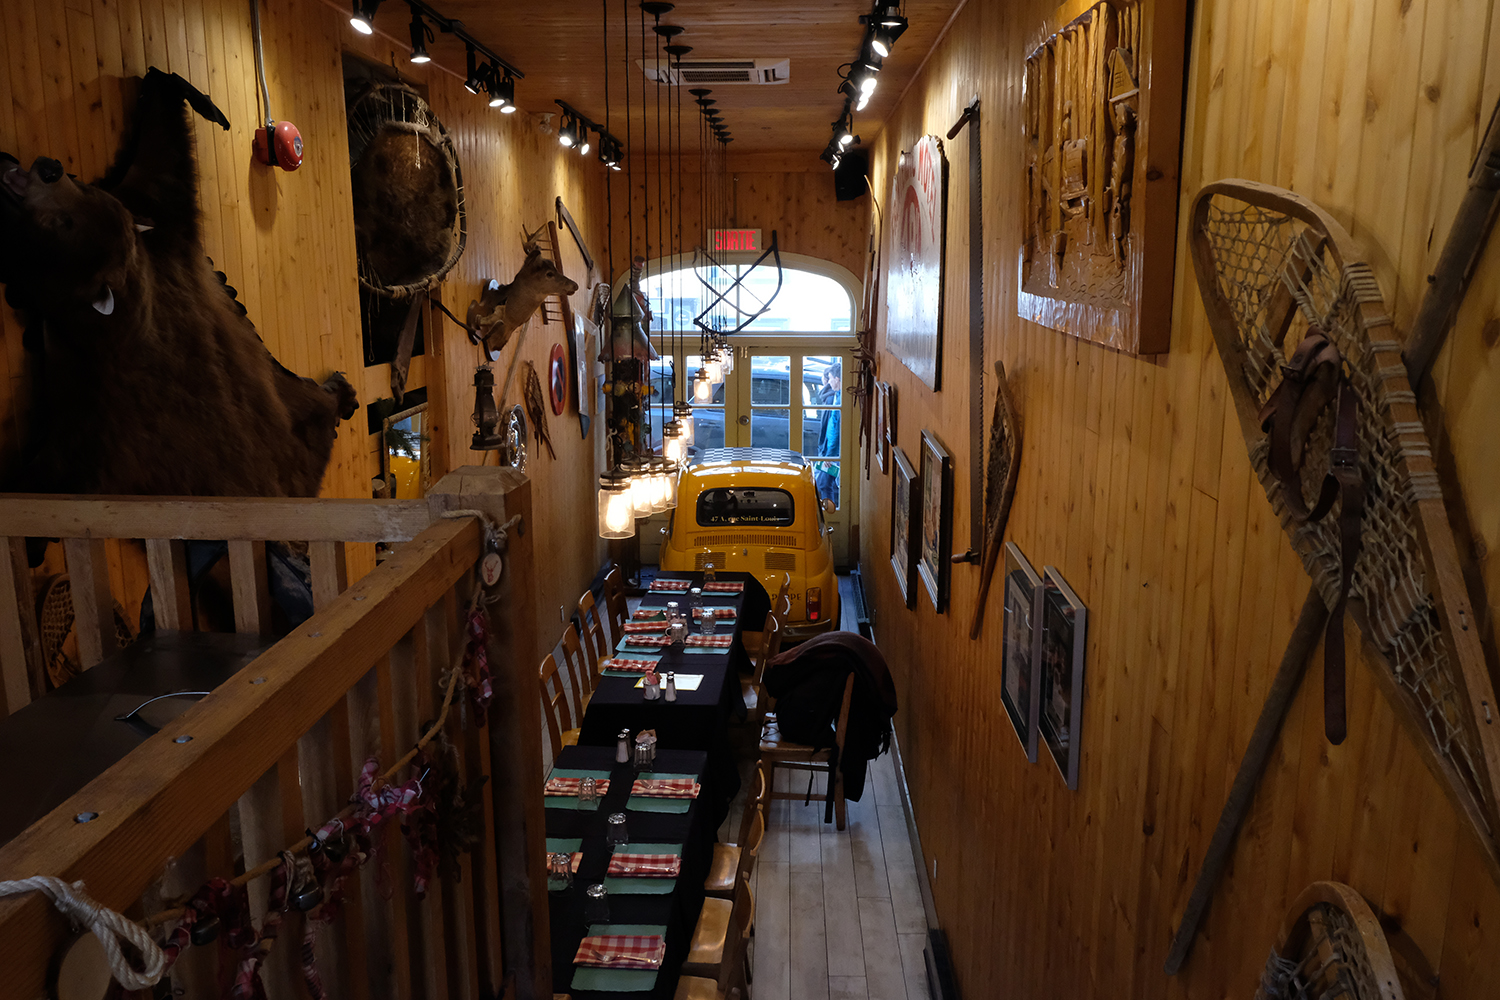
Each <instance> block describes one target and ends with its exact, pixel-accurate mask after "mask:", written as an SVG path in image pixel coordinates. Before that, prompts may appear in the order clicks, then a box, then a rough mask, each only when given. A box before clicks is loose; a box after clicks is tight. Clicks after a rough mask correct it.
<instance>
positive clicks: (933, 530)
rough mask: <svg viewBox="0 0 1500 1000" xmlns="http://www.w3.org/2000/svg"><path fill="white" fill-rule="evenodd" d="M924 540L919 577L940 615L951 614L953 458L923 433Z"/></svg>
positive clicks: (929, 436)
mask: <svg viewBox="0 0 1500 1000" xmlns="http://www.w3.org/2000/svg"><path fill="white" fill-rule="evenodd" d="M921 524H922V536H921V545H920V548H919V551H918V558H917V573H918V575H919V576H921V577H922V582H923V583H924V584H925V585H926V586H927V595H928V596H929V597H931V598H932V606H933V608H935V609H936V610H937V612H938V613H939V614H942V613H943V612H945V611H947V610H948V578H949V570H950V560H949V555H950V554H951V553H952V551H953V458H952V456H950V455H949V454H948V450H947V449H946V448H944V447H943V446H942V444H941V443H940V442H939V441H938V439H937V438H936V437H935V436H934V435H933V433H932V432H931V431H923V432H922V521H921Z"/></svg>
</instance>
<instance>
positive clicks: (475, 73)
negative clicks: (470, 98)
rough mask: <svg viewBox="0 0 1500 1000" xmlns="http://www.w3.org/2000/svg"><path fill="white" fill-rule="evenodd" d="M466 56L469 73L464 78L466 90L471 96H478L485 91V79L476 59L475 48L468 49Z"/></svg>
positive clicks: (470, 46) (468, 47)
mask: <svg viewBox="0 0 1500 1000" xmlns="http://www.w3.org/2000/svg"><path fill="white" fill-rule="evenodd" d="M466 48H467V52H466V55H465V59H466V63H467V67H468V72H467V74H465V76H464V89H465V90H467V91H468V92H469V93H471V94H478V93H480V92H481V91H483V90H484V77H483V76H482V75H481V74H480V72H479V66H478V65H477V64H476V62H475V59H474V46H472V45H469V46H467V47H466Z"/></svg>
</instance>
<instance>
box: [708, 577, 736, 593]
mask: <svg viewBox="0 0 1500 1000" xmlns="http://www.w3.org/2000/svg"><path fill="white" fill-rule="evenodd" d="M703 592H704V593H705V594H742V593H744V592H745V581H744V580H714V581H712V582H709V583H705V584H704V585H703Z"/></svg>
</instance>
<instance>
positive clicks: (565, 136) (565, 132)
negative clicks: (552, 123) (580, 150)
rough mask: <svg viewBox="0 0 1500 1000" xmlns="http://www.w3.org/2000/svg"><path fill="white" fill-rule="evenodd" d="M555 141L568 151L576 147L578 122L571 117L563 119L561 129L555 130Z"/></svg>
mask: <svg viewBox="0 0 1500 1000" xmlns="http://www.w3.org/2000/svg"><path fill="white" fill-rule="evenodd" d="M557 141H558V142H560V143H562V144H563V145H564V146H566V147H568V148H569V149H572V148H573V147H574V146H576V145H578V121H577V119H575V118H574V117H573V116H572V115H567V116H565V117H564V119H563V125H562V128H560V129H558V130H557Z"/></svg>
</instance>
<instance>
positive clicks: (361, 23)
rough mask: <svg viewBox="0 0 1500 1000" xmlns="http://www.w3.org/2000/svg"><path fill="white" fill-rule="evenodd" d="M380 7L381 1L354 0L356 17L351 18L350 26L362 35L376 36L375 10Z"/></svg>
mask: <svg viewBox="0 0 1500 1000" xmlns="http://www.w3.org/2000/svg"><path fill="white" fill-rule="evenodd" d="M379 6H380V0H354V16H353V17H351V18H349V26H350V27H351V28H353V29H354V30H355V31H357V32H359V33H360V34H361V35H373V34H375V10H376V8H378V7H379Z"/></svg>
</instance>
